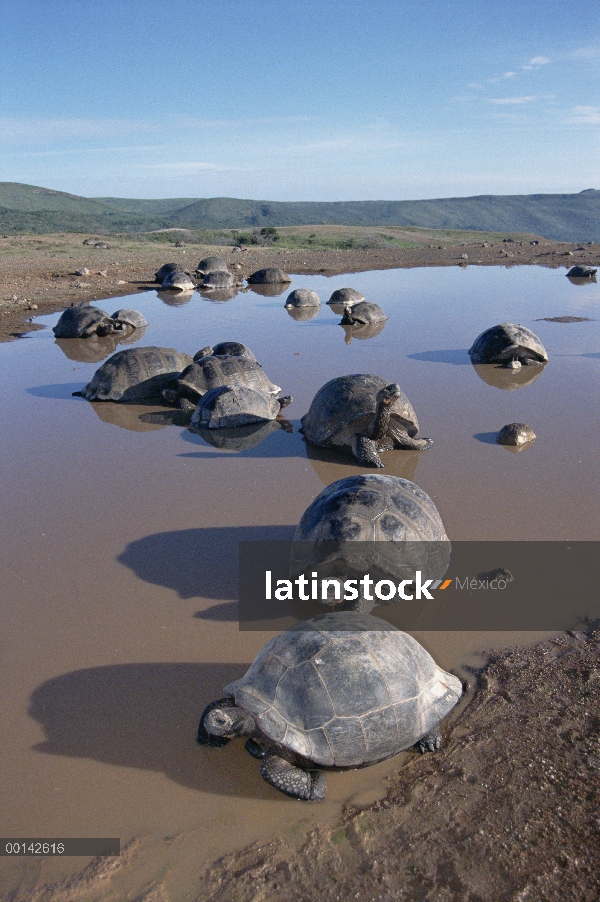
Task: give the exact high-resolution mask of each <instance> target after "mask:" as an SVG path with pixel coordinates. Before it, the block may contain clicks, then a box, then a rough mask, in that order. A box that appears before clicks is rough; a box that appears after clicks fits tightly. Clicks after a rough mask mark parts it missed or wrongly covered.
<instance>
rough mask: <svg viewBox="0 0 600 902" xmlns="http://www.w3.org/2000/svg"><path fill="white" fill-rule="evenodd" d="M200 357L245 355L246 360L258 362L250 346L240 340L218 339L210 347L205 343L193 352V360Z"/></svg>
mask: <svg viewBox="0 0 600 902" xmlns="http://www.w3.org/2000/svg"><path fill="white" fill-rule="evenodd" d="M201 357H247V358H248V360H253V361H254V363H258V360H257V359H256V357H255V356H254V354H253V353H252V351H251V350H250V348H248V347H246V345H243V344H242V343H241V341H220V342H219V343H218V344H216V345H215V346H214V347H212V348H211V347H210V345H207V347H205V348H202V350H201V351H198V353H197V354H194V360H199V359H200V358H201Z"/></svg>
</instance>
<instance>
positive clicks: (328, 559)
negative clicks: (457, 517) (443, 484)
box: [290, 473, 452, 611]
mask: <svg viewBox="0 0 600 902" xmlns="http://www.w3.org/2000/svg"><path fill="white" fill-rule="evenodd" d="M451 552H452V548H451V545H450V541H449V539H448V536H447V535H446V530H445V528H444V524H443V522H442V518H441V517H440V514H439V511H438V509H437V508H436V506H435V504H434V503H433V501H432V500H431V498H430V497H429V495H427V493H426V492H424V491H423V489H421V488H420V487H419V486H418V485H416V484H415V483H414V482H411V481H410V480H409V479H404V478H402V477H400V476H383V475H381V474H379V473H377V474H375V473H370V474H365V475H359V476H347V477H346V478H344V479H338V480H337V481H336V482H333V483H332V484H331V485H329V486H327V487H326V488H325V489H323V491H322V492H321V493H320V494H319V495H317V497H316V498H315V500H314V501H313V502H312V504H310V505H309V506H308V507H307V509H306V510H305V512H304V514H303V515H302V518H301V520H300V522H299V524H298V526H297V528H296V532H295V533H294V540H293V544H292V551H291V554H290V575H291V576H292V577H297V576H300V574H305V575H306V576H308V577H309V576H310V574H311V573H312V575H313V576H314V575H315V574H314V571H315V570H316V571H318V575H319V577H320V578H322V579H323V578H327V579H332V580H334V581H335V582H336V583H338V587H337V590H336V586H335V585H331V586H328V592H327V597H326V598H321V599H316V600H317V601H320V602H321V603H322V604H330V603H334V604H336V605H339V606H340V607H349V608H350V609H352V610H360V611H370V610H371V609H372V608H373V607H375V606H376V605H378V604H388V603H390V602H391V601H398V598H400V597H404V598H406V595H404V596H398V597H397V596H396V593H395V592H394V593H391V592H389V591H388V590H386V595H385V597H384V596H382V595H381V594H379V595H376V596H373V595H372V591H373V590H372V588H371V590H370V591H367V587H366V586H364V585H362V583H359V582H358V580H360V579H362V577H363V576H364V575H365V574H370V575H371V576H374V577H375V581H377V580H379V579H381V578H383V579H386V580H388V579H389V578H390V577H391V579H392V580H393V582H394V584H399V583H400V581H401V580H408V581H410V582H412V581H414V579H415V576H416V570H421V571H422V572H423V573H425V574H426V575H427V578H428V579H431V580H437V579H440V580H441V579H442V578H443V577H444V574H445V573H446V571H447V569H448V566H449V564H450V555H451ZM349 577H351V578H352V579H356V580H357V582H356V583H355V586H356V589H355V595H356V597H355V598H352V597H351V595H347V594H346V593H345V592H344V593H343V594H342V592H341V591H340V590H341V584H343V582H344V581H345V580H346V579H347V578H349ZM359 586H362V588H361V589H359ZM402 591H404V590H402ZM331 593H333V595H332V594H331ZM410 594H411V593H410ZM406 600H408V599H406ZM346 602H349V603H348V604H346Z"/></svg>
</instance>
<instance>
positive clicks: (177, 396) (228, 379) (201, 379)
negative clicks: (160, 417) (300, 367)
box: [163, 352, 281, 408]
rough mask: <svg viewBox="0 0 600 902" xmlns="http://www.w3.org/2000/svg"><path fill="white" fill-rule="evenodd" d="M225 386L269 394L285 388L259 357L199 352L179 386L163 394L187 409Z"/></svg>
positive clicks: (178, 382)
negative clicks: (214, 354) (267, 369)
mask: <svg viewBox="0 0 600 902" xmlns="http://www.w3.org/2000/svg"><path fill="white" fill-rule="evenodd" d="M200 353H201V354H203V352H200ZM223 385H229V386H232V387H234V388H235V387H245V388H251V389H254V390H255V391H258V392H261V393H263V394H266V395H278V394H279V393H280V391H281V388H280V387H279V386H278V385H275V384H274V383H273V382H271V380H270V379H268V378H267V376H266V375H265V372H264V370H263V368H262V367H261V365H260V364H259V363H257V362H256V361H255V360H249V359H248V358H247V357H241V356H234V355H223V356H201V357H198V355H196V359H194V360H192V361H191V362H190V365H189V366H187V367H186V368H185V369H184V370H183V371H182V372H181V373H180V375H179V378H178V379H177V388H176V389H173V390H172V389H166V390H165V391H163V397H164V398H165V400H167V401H171V402H176V403H177V402H178V403H179V405H180V406H181V407H184V408H189V407H190V406H191V405H193V406H194V407H195V406H196V404H197V403H198V401H199V400H200V398H202V396H203V395H205V394H206V393H207V392H209V391H211V389H213V388H220V387H221V386H223Z"/></svg>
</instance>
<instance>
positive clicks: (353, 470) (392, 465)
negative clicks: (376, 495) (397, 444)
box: [305, 442, 421, 486]
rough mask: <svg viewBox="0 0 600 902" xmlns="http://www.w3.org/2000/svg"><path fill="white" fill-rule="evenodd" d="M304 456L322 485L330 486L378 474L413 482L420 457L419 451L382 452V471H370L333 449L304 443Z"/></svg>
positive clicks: (347, 454) (348, 456)
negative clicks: (355, 477)
mask: <svg viewBox="0 0 600 902" xmlns="http://www.w3.org/2000/svg"><path fill="white" fill-rule="evenodd" d="M305 447H306V456H307V457H308V459H309V461H310V463H311V465H312V468H313V470H314V471H315V473H316V474H317V476H318V477H319V479H320V480H321V482H322V483H323V485H325V486H327V485H331V483H332V482H335V481H336V480H337V479H345V478H346V477H347V476H364V475H365V474H366V473H380V474H383V475H384V476H400V477H401V478H402V479H409V480H410V481H411V482H414V481H415V472H416V469H417V464H418V463H419V459H420V457H421V453H420V452H419V451H384V452H383V453H382V454H381V455H380V457H381V459H382V461H383V463H384V464H385V469H384V470H372V469H370V468H369V467H360V466H358V464H357V463H356V460H355V459H354V457H353V456H352V455H351V454H350V452H347V453H346V452H344V451H338V450H335V449H333V448H317V447H316V446H315V445H311V444H309V443H308V442H306V443H305Z"/></svg>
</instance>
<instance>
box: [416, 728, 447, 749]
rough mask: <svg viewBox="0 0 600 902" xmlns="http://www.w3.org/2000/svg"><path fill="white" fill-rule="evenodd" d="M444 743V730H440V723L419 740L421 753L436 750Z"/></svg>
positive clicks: (418, 745)
mask: <svg viewBox="0 0 600 902" xmlns="http://www.w3.org/2000/svg"><path fill="white" fill-rule="evenodd" d="M441 744H442V731H441V730H440V725H439V724H437V726H435V727H433V729H431V730H430V731H429V733H427V735H426V736H423V738H422V739H419V741H418V742H417V748H418V749H419V751H420V752H421V754H422V755H423V754H425V752H436V751H437V750H438V749H439V747H440V746H441Z"/></svg>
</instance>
